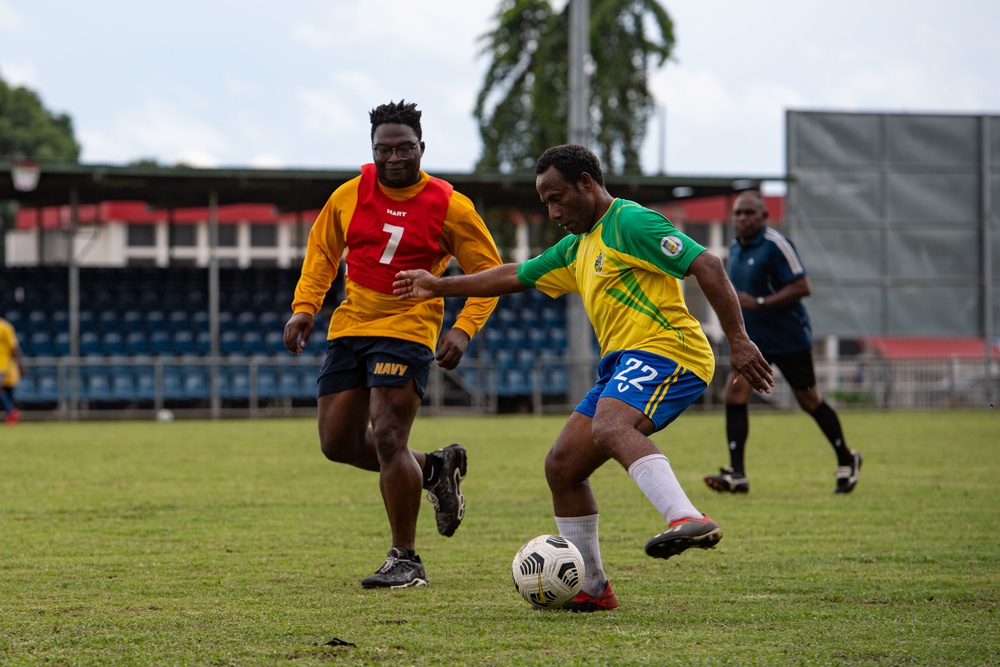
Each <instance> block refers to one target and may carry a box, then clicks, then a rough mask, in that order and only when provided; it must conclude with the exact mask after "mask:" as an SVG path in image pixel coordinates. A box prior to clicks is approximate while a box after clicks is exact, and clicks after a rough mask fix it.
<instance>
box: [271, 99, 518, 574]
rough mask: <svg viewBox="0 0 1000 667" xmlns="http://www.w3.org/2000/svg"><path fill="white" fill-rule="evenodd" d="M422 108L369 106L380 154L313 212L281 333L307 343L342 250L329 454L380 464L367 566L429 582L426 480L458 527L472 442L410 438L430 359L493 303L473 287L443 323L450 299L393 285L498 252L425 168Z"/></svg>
mask: <svg viewBox="0 0 1000 667" xmlns="http://www.w3.org/2000/svg"><path fill="white" fill-rule="evenodd" d="M420 116H421V112H420V111H418V110H417V107H416V105H415V104H412V103H410V104H407V103H406V102H404V101H403V100H400V101H399V103H398V104H397V103H394V102H390V103H389V104H383V105H381V106H379V107H376V108H375V109H373V110H372V111H371V113H370V118H371V140H372V155H373V157H374V163H373V164H366V165H364V166H363V167H362V168H361V175H360V176H358V177H356V178H354V179H352V180H350V181H348V182H347V183H345V184H344V185H342V186H340V187H339V188H337V190H336V191H335V192H334V193H333V194H332V195H331V196H330V199H329V200H328V201H327V203H326V206H324V207H323V210H322V211H321V212H320V214H319V217H317V218H316V222H315V223H314V224H313V227H312V231H311V232H310V234H309V242H308V246H307V248H306V256H305V259H304V260H303V262H302V275H301V277H300V278H299V282H298V285H297V286H296V289H295V299H294V302H293V303H292V312H293V315H292V317H291V319H289V320H288V323H287V324H286V325H285V336H284V339H285V347H287V348H288V350H289V351H290V352H292V353H293V354H301V353H302V345H303V344H305V342H306V341H308V339H309V337H310V335H311V334H312V332H313V326H314V316H315V314H316V313H317V312H318V311H319V309H320V307H321V306H322V304H323V299H324V297H325V296H326V293H327V291H328V290H329V289H330V285H331V284H332V283H333V279H334V278H335V276H336V275H337V270H338V267H339V264H340V260H341V257H343V259H344V263H345V265H346V270H345V275H344V277H345V281H344V282H345V292H346V298H345V299H344V301H343V302H342V303H341V304H340V305H339V306H338V307H337V309H336V310H335V311H334V313H333V316H332V318H331V320H330V329H329V331H328V332H327V340H328V346H327V353H326V360H325V362H324V364H323V368H322V370H321V371H320V373H319V378H318V380H317V385H318V390H317V396H318V397H319V398H318V413H319V436H320V446H321V448H322V451H323V454H325V455H326V457H327V458H328V459H330V460H331V461H335V462H338V463H346V464H348V465H352V466H355V467H358V468H361V469H363V470H371V471H374V472H378V473H379V488H380V490H381V492H382V500H383V502H384V504H385V510H386V514H387V515H388V517H389V527H390V529H391V532H392V545H391V548H390V549H389V553H388V557H387V559H386V561H385V563H384V564H383V565H382V566H381V567H379V568H378V570H376V572H375V573H374V574H373V575H372V576H370V577H365V578H364V579H362V581H361V585H362V586H363V587H365V588H408V587H414V586H426V585H427V583H428V579H427V575H426V573H425V570H424V565H423V563H422V562H421V560H420V557H419V556H417V554H416V552H415V550H414V549H415V544H414V542H415V539H416V531H417V515H418V512H419V508H420V492H421V488H423V489H426V491H427V496H428V498H429V499H430V500H431V502H432V503H433V505H434V509H435V514H436V519H437V528H438V532H439V533H441V534H442V535H445V536H448V537H450V536H451V535H453V534H454V533H455V530H456V529H457V528H458V526H459V524H460V523H461V521H462V518H463V516H464V514H465V497H464V496H463V494H462V492H461V488H460V483H461V481H462V480H463V479H464V478H465V475H466V465H467V461H466V451H465V448H464V447H462V446H461V445H458V444H453V445H449V446H448V447H444V448H442V449H439V450H437V451H434V452H430V453H426V454H424V453H421V452H415V451H412V450H410V449H409V446H408V441H409V435H410V428H411V427H412V425H413V420H414V419H415V418H416V415H417V410H418V409H419V408H420V402H421V399H422V398H423V395H424V391H425V390H426V387H427V379H428V376H429V374H430V366H431V363H432V362H434V361H435V360H436V361H437V363H438V365H439V366H441V367H442V368H444V369H446V370H451V369H453V368H455V367H456V366H457V365H458V363H459V362H460V361H461V359H462V355H463V354H465V351H466V349H467V347H468V345H469V341H470V340H471V339H472V336H474V335H475V334H476V333H477V332H478V331H479V330H480V329H482V327H483V325H484V324H486V320H487V318H488V317H489V316H490V313H491V312H493V309H494V308H495V307H496V303H497V299H496V298H476V299H469V300H467V301H466V303H465V306H464V308H463V309H462V311H461V312H460V313H459V315H458V317H457V319H456V321H455V324H454V326H453V327H452V328H451V329H450V330H448V331H447V332H446V333H445V334H444V335H443V336H441V327H442V316H443V313H444V300H443V299H430V300H421V301H407V302H403V301H399V300H398V299H397V298H396V297H395V296H394V295H393V280H394V279H395V275H396V273H397V272H399V271H402V270H407V269H422V270H425V271H428V272H430V273H431V274H434V275H441V274H443V273H444V271H445V269H446V268H447V265H448V261H449V260H450V259H451V258H452V257H454V258H455V259H456V260H457V261H458V264H459V266H460V267H461V268H462V270H463V271H465V272H467V273H476V272H479V271H485V270H487V269H491V268H493V267H496V266H499V265H500V255H499V253H498V252H497V248H496V244H495V243H494V242H493V238H492V237H491V236H490V233H489V231H488V230H487V229H486V225H485V223H484V222H483V220H482V218H481V217H480V216H479V214H478V213H477V212H476V210H475V208H474V206H473V205H472V202H471V201H470V200H469V198H468V197H466V196H464V195H462V194H460V193H458V192H455V191H454V189H453V188H452V186H451V184H450V183H448V182H446V181H443V180H441V179H439V178H434V177H433V176H430V175H428V174H427V173H425V172H424V171H422V170H421V169H420V159H421V157H422V156H423V154H424V142H423V132H422V130H421V126H420ZM439 338H440V339H439Z"/></svg>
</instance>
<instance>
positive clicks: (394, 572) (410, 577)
mask: <svg viewBox="0 0 1000 667" xmlns="http://www.w3.org/2000/svg"><path fill="white" fill-rule="evenodd" d="M427 583H428V581H427V575H426V574H424V564H423V563H421V562H420V556H417V555H416V554H414V555H413V558H410V557H409V556H407V554H406V552H405V551H404V550H403V549H400V548H398V547H393V548H391V549H389V554H388V558H386V559H385V562H384V563H383V564H382V567H380V568H379V569H377V570H375V574H373V575H372V576H370V577H365V578H364V579H362V580H361V587H362V588H416V587H420V586H426V585H427Z"/></svg>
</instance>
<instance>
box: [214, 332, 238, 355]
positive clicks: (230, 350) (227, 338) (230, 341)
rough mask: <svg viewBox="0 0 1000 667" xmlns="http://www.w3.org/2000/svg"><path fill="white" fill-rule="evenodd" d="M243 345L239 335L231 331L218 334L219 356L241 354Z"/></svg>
mask: <svg viewBox="0 0 1000 667" xmlns="http://www.w3.org/2000/svg"><path fill="white" fill-rule="evenodd" d="M242 352H243V343H242V342H241V341H240V334H239V333H238V332H236V331H233V330H232V329H230V330H227V331H223V332H222V333H221V334H219V354H241V353H242Z"/></svg>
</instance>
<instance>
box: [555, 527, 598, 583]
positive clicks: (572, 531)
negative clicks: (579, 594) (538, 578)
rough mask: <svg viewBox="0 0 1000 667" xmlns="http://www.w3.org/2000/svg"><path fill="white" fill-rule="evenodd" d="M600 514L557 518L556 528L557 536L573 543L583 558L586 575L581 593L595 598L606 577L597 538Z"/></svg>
mask: <svg viewBox="0 0 1000 667" xmlns="http://www.w3.org/2000/svg"><path fill="white" fill-rule="evenodd" d="M599 517H600V514H590V515H588V516H557V517H556V526H557V527H558V528H559V534H560V535H561V536H562V537H565V538H566V539H567V540H569V541H570V542H572V543H573V546H575V547H576V548H577V549H579V550H580V555H581V556H583V566H584V568H585V569H586V574H585V575H584V580H583V591H584V592H585V593H587V595H592V596H594V597H595V598H596V597H599V596H600V595H601V593H603V592H604V586H605V584H606V583H607V577H605V576H604V565H603V564H602V563H601V546H600V544H599V543H598V537H597V520H598V518H599Z"/></svg>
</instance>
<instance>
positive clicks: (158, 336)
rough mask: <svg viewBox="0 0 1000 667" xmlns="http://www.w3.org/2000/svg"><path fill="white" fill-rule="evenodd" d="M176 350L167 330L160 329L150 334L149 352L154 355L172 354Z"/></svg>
mask: <svg viewBox="0 0 1000 667" xmlns="http://www.w3.org/2000/svg"><path fill="white" fill-rule="evenodd" d="M173 350H174V344H173V341H172V340H171V339H170V332H169V331H167V330H166V329H159V330H157V331H153V332H151V333H150V334H149V351H150V352H152V353H153V354H172V353H173Z"/></svg>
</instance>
